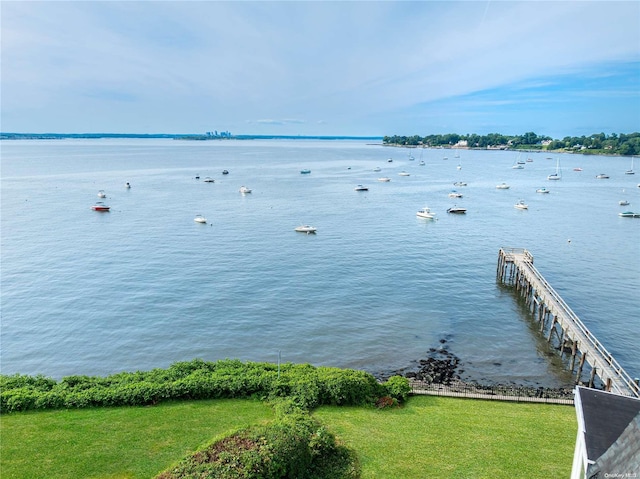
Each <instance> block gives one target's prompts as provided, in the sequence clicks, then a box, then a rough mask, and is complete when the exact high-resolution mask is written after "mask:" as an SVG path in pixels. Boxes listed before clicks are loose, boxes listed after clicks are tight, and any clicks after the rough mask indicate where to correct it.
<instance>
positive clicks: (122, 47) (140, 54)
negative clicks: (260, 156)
mask: <svg viewBox="0 0 640 479" xmlns="http://www.w3.org/2000/svg"><path fill="white" fill-rule="evenodd" d="M0 8H1V16H0V19H1V27H2V34H1V35H2V42H1V48H2V50H1V58H2V76H1V77H0V87H1V91H2V102H1V104H0V107H1V110H0V121H1V123H0V125H1V126H0V129H1V131H3V132H29V133H141V134H144V133H149V134H157V133H167V134H181V133H183V134H193V133H202V134H206V132H213V131H215V130H217V131H219V132H232V134H233V135H303V136H304V135H307V136H385V135H390V136H391V135H407V136H409V135H421V136H426V135H431V134H441V133H442V134H444V133H458V134H472V133H476V134H480V135H484V134H488V133H500V134H504V135H521V134H524V133H525V132H530V131H532V132H535V133H536V134H538V135H544V136H550V137H552V138H563V137H565V136H582V135H591V134H594V133H599V132H604V133H606V134H611V133H630V132H635V131H639V130H640V28H639V26H640V25H639V19H640V2H636V1H621V2H615V1H614V2H608V1H571V2H556V1H532V2H520V1H489V2H482V1H465V2H463V1H442V2H438V1H424V2H411V1H408V2H385V1H381V2H358V1H344V2H330V1H326V2H323V1H319V2H271V1H264V2H233V1H221V2H208V1H203V2H196V1H193V2H163V1H160V2H158V1H131V2H129V1H124V2H109V1H90V2H74V1H68V2H31V1H23V2H18V1H2V2H1V3H0ZM596 32H597V33H596Z"/></svg>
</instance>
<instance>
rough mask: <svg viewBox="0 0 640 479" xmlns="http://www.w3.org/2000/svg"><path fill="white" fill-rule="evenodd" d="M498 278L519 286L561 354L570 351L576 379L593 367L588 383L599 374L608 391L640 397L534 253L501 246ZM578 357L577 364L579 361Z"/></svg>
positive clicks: (635, 386) (548, 338) (531, 310)
mask: <svg viewBox="0 0 640 479" xmlns="http://www.w3.org/2000/svg"><path fill="white" fill-rule="evenodd" d="M498 278H499V279H500V280H501V281H502V282H503V283H504V284H508V285H512V286H515V287H516V290H517V291H518V292H519V294H520V295H521V296H522V297H523V298H524V299H525V301H526V303H527V305H528V306H529V310H530V312H531V313H532V314H533V315H534V316H535V317H536V319H537V321H539V323H540V332H541V333H543V334H547V340H548V341H549V342H551V341H552V339H554V338H555V339H557V340H558V343H559V344H558V347H559V349H560V354H561V356H562V355H564V354H565V353H567V354H569V353H570V354H571V371H572V372H573V371H574V370H575V369H576V367H577V373H576V383H578V382H579V381H580V379H581V376H582V372H583V368H584V366H585V364H586V365H588V366H590V367H591V375H590V378H589V386H590V387H593V385H594V379H595V377H596V376H597V377H598V378H599V379H600V380H601V381H602V383H603V387H604V389H605V390H606V391H611V392H614V393H617V394H622V395H625V396H632V397H640V387H639V386H638V383H637V382H636V381H637V380H633V379H632V378H631V377H630V376H629V375H628V374H627V373H626V372H625V371H624V369H623V368H622V366H620V364H618V362H617V361H616V360H615V359H614V358H613V356H612V355H611V353H609V352H608V351H607V350H606V348H605V347H604V346H603V345H602V344H601V343H600V341H598V339H597V338H596V337H595V336H594V335H593V333H591V331H589V329H587V327H586V326H585V325H584V324H583V323H582V321H580V318H578V316H577V315H576V314H575V313H574V312H573V310H572V309H571V308H570V307H569V306H568V305H567V304H566V303H565V302H564V300H563V299H562V298H561V297H560V295H559V294H558V293H557V292H556V291H555V290H554V289H553V288H552V287H551V285H550V284H549V283H548V282H547V281H546V280H545V279H544V277H543V276H542V275H541V274H540V272H539V271H538V270H537V269H536V268H535V266H533V256H532V255H531V253H530V252H529V251H527V250H526V249H519V248H501V249H500V253H499V258H498ZM576 361H577V365H576Z"/></svg>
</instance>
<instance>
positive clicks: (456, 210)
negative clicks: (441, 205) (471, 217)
mask: <svg viewBox="0 0 640 479" xmlns="http://www.w3.org/2000/svg"><path fill="white" fill-rule="evenodd" d="M466 212H467V209H466V208H462V207H460V206H454V207H452V208H449V209H448V210H447V213H451V214H455V215H463V214H465V213H466Z"/></svg>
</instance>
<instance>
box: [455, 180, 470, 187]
mask: <svg viewBox="0 0 640 479" xmlns="http://www.w3.org/2000/svg"><path fill="white" fill-rule="evenodd" d="M453 186H467V182H466V181H456V182H455V183H454V184H453Z"/></svg>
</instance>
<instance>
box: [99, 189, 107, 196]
mask: <svg viewBox="0 0 640 479" xmlns="http://www.w3.org/2000/svg"><path fill="white" fill-rule="evenodd" d="M106 197H107V194H106V193H105V192H104V190H100V191H98V198H106Z"/></svg>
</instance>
